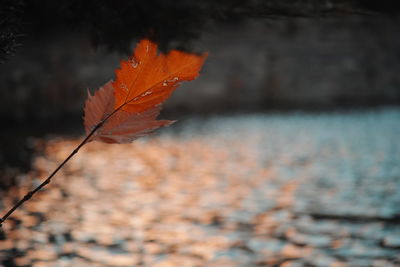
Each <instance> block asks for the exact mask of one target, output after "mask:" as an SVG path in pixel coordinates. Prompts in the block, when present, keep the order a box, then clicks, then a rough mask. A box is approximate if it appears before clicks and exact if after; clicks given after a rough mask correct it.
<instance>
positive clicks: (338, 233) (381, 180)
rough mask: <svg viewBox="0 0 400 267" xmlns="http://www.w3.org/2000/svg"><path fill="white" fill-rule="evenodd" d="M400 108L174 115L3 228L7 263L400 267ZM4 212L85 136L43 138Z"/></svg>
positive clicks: (64, 179) (66, 175)
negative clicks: (180, 117) (156, 131)
mask: <svg viewBox="0 0 400 267" xmlns="http://www.w3.org/2000/svg"><path fill="white" fill-rule="evenodd" d="M399 136H400V109H398V108H385V109H376V110H370V111H366V112H365V111H364V112H361V111H359V112H357V111H354V112H336V113H335V112H333V113H318V114H316V113H314V114H310V113H290V114H261V113H259V114H243V115H226V116H215V117H210V118H194V119H187V120H182V121H180V122H179V123H178V124H177V125H173V126H171V127H170V128H168V129H164V130H162V131H161V132H160V133H159V134H156V135H154V136H151V137H149V138H144V139H141V140H138V141H136V142H134V143H132V144H129V145H107V144H101V143H91V144H88V145H86V146H85V147H84V148H83V149H82V150H81V151H80V152H79V154H78V155H77V156H76V157H75V158H74V159H73V160H72V161H71V162H70V163H69V164H68V165H67V166H66V167H65V168H64V169H63V170H62V171H61V172H60V173H59V174H58V175H57V177H55V179H54V182H53V183H52V184H51V185H50V186H48V188H47V189H46V190H44V191H43V192H41V193H40V194H38V195H37V196H35V197H34V198H33V199H32V200H31V201H29V203H27V204H26V205H24V207H23V208H22V209H20V210H18V211H17V212H16V214H15V216H14V217H13V219H12V220H10V221H8V222H7V223H6V224H5V225H4V231H5V235H4V236H2V240H1V241H0V260H1V262H2V264H3V266H159V267H160V266H178V265H179V266H286V267H287V266H399V265H400V258H399V255H400V226H399V225H400V224H399V222H400V143H399ZM43 141H45V143H44V150H42V151H40V153H37V156H36V157H35V158H34V162H33V168H32V170H31V171H29V172H26V173H23V174H21V176H20V179H19V180H21V181H26V182H22V184H21V185H19V186H18V187H13V188H11V189H10V191H9V192H8V194H7V196H5V197H4V198H3V200H2V206H3V208H5V207H9V206H10V205H11V203H12V201H15V196H16V195H19V196H22V195H23V194H24V193H25V192H26V191H27V190H28V189H29V188H30V186H31V183H32V184H37V183H38V182H39V181H40V180H41V179H42V178H43V177H45V176H46V175H47V174H48V173H49V172H51V171H52V170H53V169H54V168H55V167H56V166H57V164H58V163H59V162H60V161H62V160H63V159H64V158H65V157H66V156H67V155H68V154H69V153H70V152H71V151H72V150H73V149H74V147H75V146H76V145H77V144H78V143H79V139H77V138H67V139H66V138H52V139H48V140H37V142H43Z"/></svg>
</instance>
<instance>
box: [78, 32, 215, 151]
mask: <svg viewBox="0 0 400 267" xmlns="http://www.w3.org/2000/svg"><path fill="white" fill-rule="evenodd" d="M206 57H207V54H203V55H196V54H191V53H185V52H180V51H176V50H173V51H171V52H170V53H168V54H166V55H164V54H158V53H157V45H156V44H154V43H152V42H151V41H149V40H147V39H144V40H142V41H141V42H140V43H139V44H138V46H137V47H136V49H135V51H134V55H133V56H132V57H131V59H129V60H128V61H122V62H121V68H120V69H117V70H116V76H117V78H116V81H115V82H112V81H110V82H108V83H106V84H105V85H104V86H103V87H101V88H100V89H99V90H98V91H96V93H95V94H94V95H93V96H92V95H91V94H90V93H89V96H88V99H87V100H86V103H85V108H84V112H85V115H84V126H85V130H86V133H87V135H91V136H90V139H88V141H93V140H98V141H102V142H106V143H129V142H132V141H133V140H135V139H137V138H138V137H141V136H143V135H146V134H148V133H150V132H152V131H153V130H155V129H157V128H159V127H163V126H168V125H170V124H171V123H173V121H167V120H156V118H157V116H158V114H159V113H160V110H161V104H162V102H164V101H165V100H166V99H167V98H168V97H169V96H170V95H171V93H172V92H173V90H174V89H176V88H177V87H178V86H179V83H180V82H181V81H190V80H193V79H195V78H196V77H197V76H198V74H199V71H200V69H201V67H202V65H203V63H204V60H205V58H206ZM92 131H94V132H93V133H92Z"/></svg>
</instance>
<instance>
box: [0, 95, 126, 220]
mask: <svg viewBox="0 0 400 267" xmlns="http://www.w3.org/2000/svg"><path fill="white" fill-rule="evenodd" d="M125 105H126V103H125V104H122V105H121V106H119V107H118V108H116V109H114V110H113V112H111V113H110V114H108V115H106V116H105V117H104V118H103V119H102V120H101V121H100V122H99V123H98V124H96V126H95V127H93V129H92V130H91V131H90V132H89V134H88V135H87V136H86V137H85V139H83V141H82V142H81V143H80V144H79V145H78V146H77V147H76V148H75V149H74V150H73V151H72V152H71V154H69V156H68V157H67V158H66V159H65V160H64V161H63V162H62V163H61V164H60V165H58V167H57V168H56V169H55V170H54V171H53V172H52V173H51V174H50V175H49V176H48V177H47V178H46V180H44V181H43V182H42V183H41V184H40V185H38V186H37V187H36V188H35V189H33V190H32V191H30V192H28V193H27V194H26V195H25V196H24V197H23V198H21V199H20V200H19V201H18V202H17V203H16V204H15V205H14V206H13V207H12V208H11V209H10V210H9V211H8V212H7V213H6V214H5V215H4V216H3V217H2V218H0V227H1V226H2V225H3V223H4V222H5V221H6V220H7V218H8V217H9V216H10V215H11V214H13V212H14V211H15V210H16V209H18V208H19V207H20V206H21V205H22V204H24V203H25V202H26V201H28V200H29V199H31V198H32V197H33V195H34V194H36V193H37V192H38V191H39V190H40V189H42V188H43V187H45V186H46V185H47V184H49V183H50V182H51V179H52V178H53V176H54V175H55V174H56V173H57V172H58V171H59V170H60V169H61V168H62V167H63V166H64V165H65V164H66V163H67V162H68V161H69V160H70V159H71V158H72V157H73V156H74V155H75V154H76V153H78V151H79V150H80V149H81V147H83V145H85V144H86V143H87V142H88V141H89V139H90V137H92V136H93V134H94V133H95V132H96V131H97V130H98V129H99V128H100V127H102V126H103V124H104V123H105V122H106V121H107V120H108V119H109V118H110V117H111V116H112V115H114V114H115V113H116V112H118V111H119V110H120V109H121V108H122V107H123V106H125Z"/></svg>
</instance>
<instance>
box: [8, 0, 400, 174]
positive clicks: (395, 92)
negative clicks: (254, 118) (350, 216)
mask: <svg viewBox="0 0 400 267" xmlns="http://www.w3.org/2000/svg"><path fill="white" fill-rule="evenodd" d="M398 14H399V5H398V4H397V2H396V1H379V2H378V1H355V0H341V1H331V0H327V1H319V0H318V1H317V0H302V1H277V0H272V1H271V0H270V1H217V2H215V1H184V0H181V1H84V2H82V1H73V0H72V1H40V2H37V1H29V0H16V1H13V0H9V1H2V2H1V8H0V18H1V19H0V32H1V35H0V61H1V64H0V121H1V122H2V125H3V126H2V128H3V131H2V133H3V135H5V137H3V138H2V140H4V144H2V145H1V146H2V149H1V152H0V165H7V166H8V165H10V166H29V157H30V156H29V155H30V153H29V150H30V149H29V147H27V145H26V136H42V135H44V134H51V133H76V134H81V133H82V129H81V126H80V120H81V116H82V110H83V108H82V107H83V104H84V100H85V97H86V94H87V93H86V92H87V89H90V90H92V91H93V90H95V89H96V88H98V87H99V86H101V85H102V84H104V83H105V82H107V81H108V80H110V79H113V76H114V70H115V68H116V67H117V66H118V64H119V61H120V60H121V59H124V58H126V57H127V56H128V55H129V54H130V53H131V51H132V50H133V48H134V46H135V43H136V42H137V41H138V40H139V39H141V38H144V37H147V38H151V39H153V40H154V41H157V42H158V43H160V46H161V48H162V50H163V51H168V50H170V49H183V50H188V51H192V52H202V51H208V52H209V55H210V56H209V58H208V60H207V62H206V65H205V67H204V69H203V71H202V74H201V76H200V78H199V79H197V80H196V81H194V82H191V83H189V84H187V85H183V86H182V88H180V90H177V92H176V93H175V94H174V96H173V97H172V98H171V99H170V100H168V101H167V103H166V105H165V108H164V112H163V114H166V115H168V114H171V113H174V116H175V117H176V116H177V118H179V116H181V115H182V114H185V115H187V114H201V115H205V114H217V113H227V112H228V113H229V112H244V111H265V110H270V111H271V110H293V109H295V110H298V109H301V110H334V109H338V108H368V107H372V106H381V105H398V104H399V103H400V90H399V87H400V75H398V72H399V69H400V49H399V47H400V35H399V34H398V29H399V25H400V18H399V16H398ZM9 136H13V137H14V139H12V140H9V138H8V137H9ZM11 176H12V175H11Z"/></svg>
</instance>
